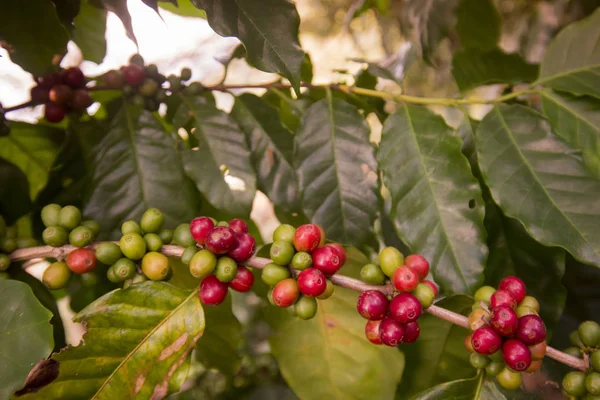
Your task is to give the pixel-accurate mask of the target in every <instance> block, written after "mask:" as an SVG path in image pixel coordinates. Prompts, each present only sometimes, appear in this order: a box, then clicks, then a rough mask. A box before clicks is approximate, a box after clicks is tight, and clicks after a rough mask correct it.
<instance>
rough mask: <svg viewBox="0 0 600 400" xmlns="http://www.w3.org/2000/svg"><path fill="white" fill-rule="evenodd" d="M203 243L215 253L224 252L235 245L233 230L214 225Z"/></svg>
mask: <svg viewBox="0 0 600 400" xmlns="http://www.w3.org/2000/svg"><path fill="white" fill-rule="evenodd" d="M205 245H206V248H207V249H208V250H210V251H212V252H213V253H215V254H225V253H227V252H228V251H231V250H233V248H234V247H235V245H236V240H235V232H234V231H233V230H232V229H231V228H227V227H225V226H216V227H215V228H214V229H213V230H212V231H210V233H209V234H208V236H207V237H206V243H205Z"/></svg>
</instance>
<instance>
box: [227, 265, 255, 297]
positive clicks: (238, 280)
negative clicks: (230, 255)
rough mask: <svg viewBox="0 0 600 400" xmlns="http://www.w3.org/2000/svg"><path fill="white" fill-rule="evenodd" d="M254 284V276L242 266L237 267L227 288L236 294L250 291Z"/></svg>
mask: <svg viewBox="0 0 600 400" xmlns="http://www.w3.org/2000/svg"><path fill="white" fill-rule="evenodd" d="M253 284H254V275H253V274H252V271H250V270H249V269H248V268H246V267H244V266H243V265H239V266H238V269H237V274H236V275H235V278H234V279H233V280H232V281H231V282H229V286H230V287H231V288H232V289H233V290H235V291H237V292H247V291H249V290H250V289H252V285H253Z"/></svg>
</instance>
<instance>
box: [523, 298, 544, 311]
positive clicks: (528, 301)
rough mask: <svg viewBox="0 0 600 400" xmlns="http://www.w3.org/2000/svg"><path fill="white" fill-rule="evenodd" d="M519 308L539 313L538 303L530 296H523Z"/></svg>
mask: <svg viewBox="0 0 600 400" xmlns="http://www.w3.org/2000/svg"><path fill="white" fill-rule="evenodd" d="M519 307H529V308H531V309H532V310H535V312H540V303H539V302H538V301H537V299H536V298H535V297H532V296H525V297H524V298H523V300H521V302H520V303H519Z"/></svg>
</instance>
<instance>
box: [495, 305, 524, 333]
mask: <svg viewBox="0 0 600 400" xmlns="http://www.w3.org/2000/svg"><path fill="white" fill-rule="evenodd" d="M490 325H491V326H492V328H494V330H496V332H498V333H499V334H500V335H502V336H505V337H508V336H512V335H513V334H514V333H515V332H516V331H517V328H518V327H519V318H518V317H517V314H516V313H515V312H514V310H513V309H512V308H510V307H506V306H501V307H496V308H494V309H493V311H492V315H491V317H490Z"/></svg>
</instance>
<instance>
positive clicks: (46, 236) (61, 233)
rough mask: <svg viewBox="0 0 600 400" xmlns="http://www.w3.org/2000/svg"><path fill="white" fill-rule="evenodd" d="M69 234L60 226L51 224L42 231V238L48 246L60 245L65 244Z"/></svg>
mask: <svg viewBox="0 0 600 400" xmlns="http://www.w3.org/2000/svg"><path fill="white" fill-rule="evenodd" d="M68 239H69V234H68V233H67V231H66V230H65V229H64V228H62V227H60V226H51V227H49V228H46V229H44V232H42V240H43V241H44V243H46V244H47V245H48V246H53V247H60V246H64V245H65V244H67V240H68Z"/></svg>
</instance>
